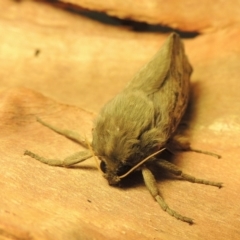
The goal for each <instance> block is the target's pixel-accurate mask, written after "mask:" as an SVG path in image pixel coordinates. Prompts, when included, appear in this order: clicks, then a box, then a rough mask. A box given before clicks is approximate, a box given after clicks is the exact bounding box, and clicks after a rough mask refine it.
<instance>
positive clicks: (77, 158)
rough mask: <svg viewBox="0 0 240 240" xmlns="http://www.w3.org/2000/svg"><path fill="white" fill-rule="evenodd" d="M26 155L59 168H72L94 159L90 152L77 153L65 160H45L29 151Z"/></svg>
mask: <svg viewBox="0 0 240 240" xmlns="http://www.w3.org/2000/svg"><path fill="white" fill-rule="evenodd" d="M24 155H28V156H30V157H32V158H34V159H36V160H38V161H40V162H42V163H45V164H48V165H50V166H59V167H70V166H72V165H74V164H77V163H80V162H83V161H85V160H87V159H88V158H90V157H92V153H91V152H90V151H89V150H86V151H81V152H76V153H74V154H73V155H71V156H69V157H66V158H64V159H63V160H61V159H48V158H44V157H41V156H39V155H37V154H35V153H33V152H30V151H28V150H26V151H25V152H24Z"/></svg>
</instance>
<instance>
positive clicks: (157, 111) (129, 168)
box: [25, 33, 222, 224]
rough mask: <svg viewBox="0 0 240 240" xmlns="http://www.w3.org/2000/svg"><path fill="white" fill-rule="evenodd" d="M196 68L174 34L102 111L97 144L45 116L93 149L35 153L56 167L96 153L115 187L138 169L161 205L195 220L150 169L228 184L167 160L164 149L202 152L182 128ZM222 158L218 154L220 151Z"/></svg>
mask: <svg viewBox="0 0 240 240" xmlns="http://www.w3.org/2000/svg"><path fill="white" fill-rule="evenodd" d="M191 73H192V67H191V65H190V63H189V61H188V58H187V56H186V55H185V51H184V46H183V43H182V41H181V39H180V37H179V35H178V34H176V33H172V34H171V35H170V36H169V37H168V38H167V40H166V42H165V43H164V45H163V46H162V48H161V49H160V50H159V51H158V52H157V54H156V55H155V56H154V57H153V58H152V59H151V60H150V62H148V63H147V64H146V65H144V66H143V67H142V68H141V69H140V71H139V72H138V73H137V74H136V75H135V76H134V78H133V79H132V80H131V81H130V82H129V83H128V85H127V86H126V87H125V88H124V89H123V91H122V92H120V93H119V94H118V95H117V96H115V97H114V98H113V99H112V100H110V101H109V102H108V103H107V104H106V105H105V106H104V107H103V108H102V110H101V111H100V113H99V115H98V117H97V118H96V121H95V124H94V128H93V131H92V143H89V144H88V142H87V141H86V139H84V138H83V137H81V136H80V135H78V134H76V133H73V132H71V131H68V130H62V129H58V128H56V127H55V126H52V125H50V124H48V123H46V122H44V121H42V120H41V119H38V121H39V122H41V123H42V124H43V125H45V126H46V127H49V128H51V129H52V130H54V131H55V132H58V133H59V134H62V135H65V136H67V137H68V138H70V139H73V140H75V141H78V142H79V143H81V144H82V145H83V146H85V147H86V148H87V150H86V151H82V152H78V153H75V154H73V155H72V156H70V157H67V158H66V159H64V160H59V159H46V158H44V157H41V156H38V155H37V154H35V153H33V152H31V151H28V150H27V151H25V155H29V156H31V157H33V158H35V159H37V160H39V161H41V162H43V163H46V164H49V165H52V166H65V167H67V166H71V165H74V164H77V163H79V162H82V161H84V160H86V159H88V158H90V157H92V156H93V155H95V156H97V157H98V158H99V159H100V161H101V163H100V167H101V170H102V171H103V176H104V177H105V178H106V179H107V181H108V183H109V184H110V185H119V183H120V182H121V180H122V179H123V178H125V177H126V176H127V175H129V174H130V173H131V172H133V171H137V170H140V171H142V175H143V179H144V182H145V184H146V186H147V188H148V190H149V192H150V193H151V195H152V196H153V198H154V199H155V200H156V201H157V202H158V203H159V205H160V207H161V208H162V209H163V210H164V211H166V212H167V213H169V214H170V215H172V216H173V217H175V218H177V219H179V220H181V221H184V222H187V223H190V224H191V223H193V220H192V219H191V218H189V217H185V216H183V215H181V214H179V213H177V212H176V211H174V210H173V209H171V208H170V207H169V206H168V205H167V204H166V202H165V201H164V199H163V198H162V197H161V195H160V193H159V190H158V188H157V182H156V180H155V177H154V175H153V173H152V171H151V170H150V169H151V168H153V167H154V166H156V165H157V166H160V167H161V168H163V169H165V170H167V171H169V172H170V173H172V174H174V175H176V176H179V177H181V178H183V179H185V180H187V181H190V182H193V183H201V184H206V185H212V186H216V187H219V188H220V187H222V183H220V182H213V181H208V180H204V179H198V178H195V177H193V176H191V175H188V174H185V173H184V172H183V171H182V170H181V169H179V168H178V167H177V166H176V165H174V164H173V163H171V162H169V161H167V160H165V159H163V158H162V152H163V151H166V150H167V151H170V152H175V151H178V150H185V151H196V152H201V153H205V154H211V155H214V154H212V153H209V152H203V151H199V150H195V149H192V148H191V147H190V144H189V143H188V142H187V141H185V140H183V138H181V137H179V136H178V134H177V129H178V126H179V124H180V121H181V119H182V117H183V115H184V113H185V110H186V107H187V105H188V102H189V91H190V76H191ZM216 156H217V157H219V156H218V155H216Z"/></svg>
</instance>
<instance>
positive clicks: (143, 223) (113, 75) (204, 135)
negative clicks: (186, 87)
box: [0, 0, 240, 240]
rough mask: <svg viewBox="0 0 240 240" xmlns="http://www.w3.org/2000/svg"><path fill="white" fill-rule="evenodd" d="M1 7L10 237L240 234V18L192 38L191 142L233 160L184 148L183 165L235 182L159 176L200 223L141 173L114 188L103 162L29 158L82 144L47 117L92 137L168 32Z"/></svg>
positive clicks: (0, 183) (2, 220) (3, 194)
mask: <svg viewBox="0 0 240 240" xmlns="http://www.w3.org/2000/svg"><path fill="white" fill-rule="evenodd" d="M0 8H1V9H5V11H1V13H0V36H1V37H0V43H1V44H0V100H1V101H0V115H1V122H0V163H1V168H0V175H1V178H0V239H73V240H75V239H170V240H175V239H186V240H187V239H199V240H200V239H220V240H221V239H239V238H240V230H239V225H240V216H239V213H240V205H239V200H240V199H239V198H240V197H239V192H240V168H239V164H240V162H239V153H240V150H239V134H240V121H239V111H240V95H239V89H240V81H239V78H240V71H239V69H240V43H239V42H240V41H239V40H240V32H239V28H237V27H236V24H238V23H237V22H236V23H234V24H232V25H230V26H228V27H227V28H226V27H223V28H219V29H218V30H216V31H214V32H212V33H208V34H203V35H199V36H197V37H196V38H192V39H185V40H184V43H185V48H186V52H187V55H188V56H189V59H190V62H191V63H192V65H193V67H194V73H193V76H192V87H191V90H192V91H191V93H192V94H191V95H192V98H191V106H190V109H189V111H188V115H187V116H188V124H189V129H190V130H189V132H190V133H189V134H190V139H191V143H192V146H194V147H196V148H200V149H204V150H209V151H213V152H217V153H219V154H221V155H222V159H215V158H212V157H209V156H204V155H200V154H195V153H181V154H178V155H176V156H175V158H174V163H175V164H177V165H178V166H179V167H181V168H183V169H184V170H185V172H187V173H191V174H193V175H195V176H198V177H203V178H208V179H211V180H216V181H222V182H224V187H223V188H222V189H217V188H214V187H208V186H203V185H197V184H191V183H188V182H184V181H178V180H174V179H169V178H165V176H164V175H163V176H161V175H159V176H158V179H159V181H158V182H159V184H158V186H159V189H160V191H161V193H162V195H163V197H164V198H165V200H166V202H167V203H168V204H169V205H170V206H171V207H172V208H173V209H175V210H177V211H179V212H180V213H182V214H185V215H187V216H188V217H191V218H193V219H194V221H195V224H194V225H192V226H189V225H188V224H186V223H183V222H180V221H177V220H176V219H174V218H173V217H171V216H169V215H168V214H167V213H165V212H163V211H162V210H161V209H160V207H159V206H158V205H157V203H156V202H154V200H153V199H152V197H151V196H150V194H149V193H148V191H147V189H146V188H145V186H144V184H143V181H142V178H141V175H138V174H134V175H133V176H132V177H131V178H130V182H129V184H127V185H126V187H125V188H113V187H110V186H108V184H107V182H106V180H105V179H104V178H103V177H102V176H101V174H100V173H99V172H98V170H97V169H96V166H95V162H94V161H93V160H92V159H91V160H89V161H87V162H85V163H82V164H80V165H79V166H78V167H76V168H68V169H66V168H57V167H49V166H47V165H44V164H41V163H39V162H37V161H34V160H33V159H31V158H30V157H28V156H24V155H23V152H24V150H25V149H29V150H32V151H35V152H36V153H38V154H40V155H43V156H45V157H59V158H64V157H66V156H68V155H70V154H71V153H73V152H75V151H78V150H81V149H82V148H81V146H79V145H77V144H76V143H74V142H72V141H70V140H68V139H65V138H64V137H63V136H59V135H57V134H56V133H54V132H52V131H51V130H49V129H47V128H46V127H44V126H42V125H40V124H39V123H37V122H36V116H39V117H41V118H42V119H44V120H45V121H48V122H49V123H52V124H54V125H57V126H59V127H63V128H69V129H71V130H75V131H78V132H79V133H83V134H85V135H86V136H87V137H88V138H90V137H91V128H92V126H93V124H92V122H93V119H94V116H95V114H93V113H91V112H96V113H97V112H98V111H99V109H100V108H101V106H102V105H103V104H104V103H105V102H106V101H108V100H109V99H110V98H111V97H113V96H114V95H115V94H116V93H118V92H119V91H121V89H122V88H123V87H124V86H125V84H126V83H127V82H128V81H129V80H130V79H131V77H132V76H133V75H134V73H135V72H136V71H137V70H138V69H139V68H140V67H141V66H142V65H143V64H144V63H145V62H147V61H148V60H149V59H150V58H151V57H152V56H153V55H154V54H155V52H156V51H157V50H158V49H159V47H160V46H161V45H162V43H163V41H164V40H165V39H166V36H167V33H165V34H163V33H144V32H133V31H131V30H128V29H125V28H124V27H121V26H111V25H108V24H104V23H101V22H98V21H96V20H92V19H89V18H87V17H84V16H81V15H78V14H74V13H70V12H67V11H65V10H62V9H59V8H57V7H53V6H50V5H47V4H44V3H41V2H32V1H21V2H15V1H10V0H7V1H3V0H1V1H0ZM233 8H234V5H233ZM192 14H193V13H192ZM53 99H54V100H53ZM83 109H86V110H83Z"/></svg>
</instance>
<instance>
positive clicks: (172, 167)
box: [157, 159, 222, 188]
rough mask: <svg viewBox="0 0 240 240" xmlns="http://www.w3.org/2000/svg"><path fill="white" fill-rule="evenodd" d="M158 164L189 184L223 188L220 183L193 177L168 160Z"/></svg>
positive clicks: (162, 160)
mask: <svg viewBox="0 0 240 240" xmlns="http://www.w3.org/2000/svg"><path fill="white" fill-rule="evenodd" d="M157 164H158V165H159V166H160V167H162V168H164V169H166V170H167V171H169V172H170V173H172V174H174V175H176V176H180V177H182V178H183V179H185V180H187V181H189V182H192V183H200V184H205V185H211V186H215V187H219V188H221V187H222V183H220V182H213V181H209V180H205V179H200V178H195V177H194V176H192V175H189V174H186V173H184V172H183V171H182V170H181V169H180V168H178V167H177V166H176V165H174V164H172V163H170V162H168V161H167V160H164V159H160V160H159V161H157Z"/></svg>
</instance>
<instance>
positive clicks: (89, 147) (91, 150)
mask: <svg viewBox="0 0 240 240" xmlns="http://www.w3.org/2000/svg"><path fill="white" fill-rule="evenodd" d="M85 142H86V143H87V147H88V149H89V150H90V152H91V153H92V156H93V158H94V160H95V163H96V166H97V169H98V171H100V172H102V171H101V169H100V166H99V164H98V160H97V157H96V155H95V153H94V151H93V149H92V146H91V144H90V143H89V141H88V140H87V138H86V136H85Z"/></svg>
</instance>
